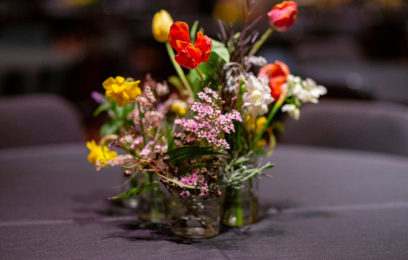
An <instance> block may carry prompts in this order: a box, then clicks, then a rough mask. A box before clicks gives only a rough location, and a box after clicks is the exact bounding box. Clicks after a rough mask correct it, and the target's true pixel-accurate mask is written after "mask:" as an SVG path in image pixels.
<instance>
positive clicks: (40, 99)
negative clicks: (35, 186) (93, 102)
mask: <svg viewBox="0 0 408 260" xmlns="http://www.w3.org/2000/svg"><path fill="white" fill-rule="evenodd" d="M0 126H1V127H0V136H1V141H0V148H8V147H17V146H30V145H44V144H54V143H69V142H81V141H84V136H83V132H82V127H81V124H80V119H79V116H78V114H77V111H76V110H75V109H74V107H73V106H72V105H71V104H69V103H68V102H67V101H66V100H64V99H63V98H61V97H58V96H55V95H23V96H14V97H1V98H0Z"/></svg>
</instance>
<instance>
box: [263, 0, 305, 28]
mask: <svg viewBox="0 0 408 260" xmlns="http://www.w3.org/2000/svg"><path fill="white" fill-rule="evenodd" d="M297 7H298V5H297V4H296V3H295V2H293V1H284V2H282V3H280V4H277V5H275V7H273V8H272V10H271V11H269V13H268V17H269V23H270V25H271V26H273V27H274V28H275V29H276V30H277V31H278V32H286V31H287V30H289V28H290V27H291V26H292V25H293V24H294V23H295V21H296V18H297Z"/></svg>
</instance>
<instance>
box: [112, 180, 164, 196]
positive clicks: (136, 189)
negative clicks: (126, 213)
mask: <svg viewBox="0 0 408 260" xmlns="http://www.w3.org/2000/svg"><path fill="white" fill-rule="evenodd" d="M158 185H159V184H158V183H157V182H153V183H147V184H142V185H141V186H140V187H134V188H132V189H130V190H128V191H127V192H123V193H121V194H119V195H116V196H114V197H111V199H113V200H116V199H124V198H128V197H132V196H136V195H139V194H141V193H144V192H146V191H149V190H152V189H154V188H156V187H157V186H158Z"/></svg>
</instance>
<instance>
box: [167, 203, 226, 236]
mask: <svg viewBox="0 0 408 260" xmlns="http://www.w3.org/2000/svg"><path fill="white" fill-rule="evenodd" d="M220 220H221V205H220V202H219V198H218V197H215V196H205V197H200V196H189V197H180V196H179V195H173V200H172V203H171V231H172V232H173V233H174V234H175V235H177V236H181V237H186V238H209V237H213V236H216V235H218V233H219V232H220Z"/></svg>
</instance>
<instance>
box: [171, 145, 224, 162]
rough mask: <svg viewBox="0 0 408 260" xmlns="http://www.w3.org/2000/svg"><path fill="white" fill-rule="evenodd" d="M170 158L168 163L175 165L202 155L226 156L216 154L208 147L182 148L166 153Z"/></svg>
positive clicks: (219, 153) (220, 153)
mask: <svg viewBox="0 0 408 260" xmlns="http://www.w3.org/2000/svg"><path fill="white" fill-rule="evenodd" d="M166 155H168V156H169V157H170V162H172V163H176V162H179V161H183V160H191V159H193V158H197V157H201V156H204V155H227V154H226V153H222V152H217V151H214V150H212V149H211V148H208V147H201V146H183V147H179V148H176V149H173V150H171V151H168V152H167V153H166Z"/></svg>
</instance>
